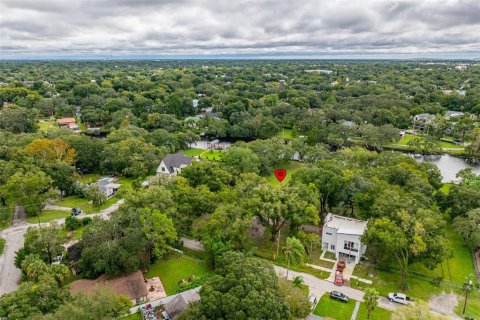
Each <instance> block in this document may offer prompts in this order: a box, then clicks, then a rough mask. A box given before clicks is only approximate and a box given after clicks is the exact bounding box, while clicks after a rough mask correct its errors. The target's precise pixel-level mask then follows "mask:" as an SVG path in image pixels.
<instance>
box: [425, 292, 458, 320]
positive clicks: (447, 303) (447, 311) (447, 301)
mask: <svg viewBox="0 0 480 320" xmlns="http://www.w3.org/2000/svg"><path fill="white" fill-rule="evenodd" d="M428 303H429V304H430V308H431V309H432V311H435V312H438V313H441V314H444V315H447V316H450V317H452V319H456V318H457V315H456V314H455V307H456V306H457V304H458V297H457V295H456V294H454V293H445V292H443V293H442V294H440V295H438V296H433V297H432V298H430V301H429V302H428Z"/></svg>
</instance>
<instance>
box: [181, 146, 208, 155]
mask: <svg viewBox="0 0 480 320" xmlns="http://www.w3.org/2000/svg"><path fill="white" fill-rule="evenodd" d="M205 151H206V150H205V149H195V148H192V149H187V150H183V151H182V152H183V155H185V156H186V157H193V156H197V155H200V153H203V152H205Z"/></svg>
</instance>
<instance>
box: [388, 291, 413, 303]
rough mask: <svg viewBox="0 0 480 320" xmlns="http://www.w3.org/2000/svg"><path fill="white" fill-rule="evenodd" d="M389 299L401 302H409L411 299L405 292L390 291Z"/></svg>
mask: <svg viewBox="0 0 480 320" xmlns="http://www.w3.org/2000/svg"><path fill="white" fill-rule="evenodd" d="M388 300H390V301H392V302H396V303H400V304H408V303H409V302H410V301H411V299H410V298H409V297H407V296H406V295H405V294H403V293H389V294H388Z"/></svg>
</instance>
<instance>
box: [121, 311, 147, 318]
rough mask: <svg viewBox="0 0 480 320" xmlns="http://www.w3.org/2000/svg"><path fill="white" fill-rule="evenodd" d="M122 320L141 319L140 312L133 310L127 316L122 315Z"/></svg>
mask: <svg viewBox="0 0 480 320" xmlns="http://www.w3.org/2000/svg"><path fill="white" fill-rule="evenodd" d="M121 319H123V320H143V317H142V314H141V313H140V312H135V313H132V314H129V315H128V316H125V317H122V318H121Z"/></svg>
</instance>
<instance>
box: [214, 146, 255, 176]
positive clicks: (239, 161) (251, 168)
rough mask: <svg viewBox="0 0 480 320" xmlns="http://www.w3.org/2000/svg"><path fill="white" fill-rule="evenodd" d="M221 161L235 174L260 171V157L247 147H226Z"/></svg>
mask: <svg viewBox="0 0 480 320" xmlns="http://www.w3.org/2000/svg"><path fill="white" fill-rule="evenodd" d="M221 162H222V163H223V164H224V165H225V166H227V167H228V168H229V169H230V170H231V172H232V173H235V174H240V173H257V174H258V173H259V172H260V159H259V158H258V156H257V155H256V154H255V153H254V152H253V151H252V150H250V149H248V148H243V147H231V148H228V149H227V151H225V152H224V153H223V156H222V159H221Z"/></svg>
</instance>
